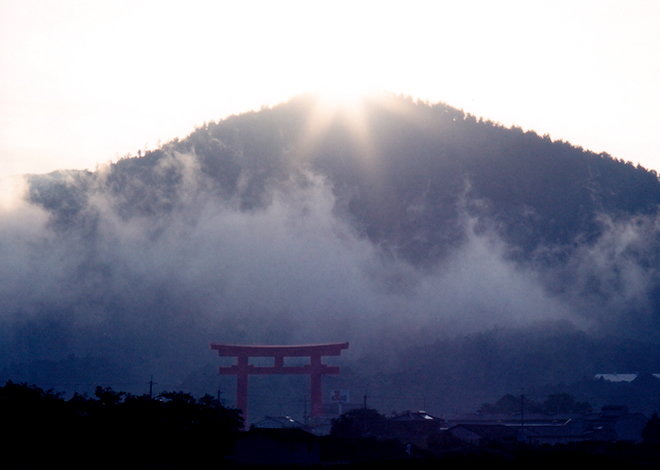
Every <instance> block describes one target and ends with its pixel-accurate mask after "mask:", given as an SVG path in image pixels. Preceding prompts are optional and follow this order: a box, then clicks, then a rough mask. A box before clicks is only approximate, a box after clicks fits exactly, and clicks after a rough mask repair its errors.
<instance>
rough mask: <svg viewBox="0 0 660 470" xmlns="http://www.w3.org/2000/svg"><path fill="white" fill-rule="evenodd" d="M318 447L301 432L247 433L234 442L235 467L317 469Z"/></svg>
mask: <svg viewBox="0 0 660 470" xmlns="http://www.w3.org/2000/svg"><path fill="white" fill-rule="evenodd" d="M320 461H321V443H320V440H319V438H318V437H317V436H315V435H313V434H311V433H308V432H306V431H303V430H301V429H258V428H255V429H251V430H250V431H249V432H247V433H245V435H243V436H242V437H241V438H239V439H238V440H237V441H236V444H235V446H234V463H236V464H239V465H318V464H319V463H320Z"/></svg>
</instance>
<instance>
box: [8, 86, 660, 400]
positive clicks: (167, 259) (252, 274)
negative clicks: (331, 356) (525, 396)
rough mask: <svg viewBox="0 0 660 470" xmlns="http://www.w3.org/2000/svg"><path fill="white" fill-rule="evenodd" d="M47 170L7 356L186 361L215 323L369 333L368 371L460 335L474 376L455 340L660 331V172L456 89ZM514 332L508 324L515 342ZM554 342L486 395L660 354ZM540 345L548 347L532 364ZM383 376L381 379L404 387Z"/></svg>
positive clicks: (28, 222)
mask: <svg viewBox="0 0 660 470" xmlns="http://www.w3.org/2000/svg"><path fill="white" fill-rule="evenodd" d="M27 183H28V186H27V192H26V196H25V200H26V203H25V204H26V207H25V208H24V212H23V215H22V219H21V222H20V223H18V222H15V221H16V220H17V219H16V216H15V214H12V213H7V214H3V218H4V219H5V220H6V221H14V222H15V223H13V225H10V224H8V225H7V227H11V228H10V229H6V230H4V231H3V237H4V239H3V240H0V249H2V250H5V251H6V250H9V249H10V248H9V247H12V248H11V250H13V251H12V253H15V254H13V255H11V256H9V255H8V256H7V259H8V260H9V261H7V262H6V263H5V265H4V266H2V267H0V269H2V276H4V279H10V278H11V279H12V282H11V286H16V287H15V288H13V289H10V287H5V288H4V289H5V290H4V291H3V298H4V299H5V300H4V303H3V307H2V309H3V312H4V313H3V321H4V322H5V323H6V325H7V326H8V329H7V330H6V331H8V333H6V334H5V335H4V337H3V338H2V341H3V344H4V346H2V348H3V349H4V351H6V352H7V354H6V355H5V357H6V359H5V360H6V361H7V364H9V363H10V362H11V361H13V363H16V362H17V361H18V362H29V361H35V360H46V359H47V360H61V359H62V358H64V357H67V355H68V354H71V353H76V354H78V355H80V356H85V355H89V356H95V357H96V356H102V357H108V358H110V359H111V360H112V361H114V362H115V363H118V364H120V365H121V367H123V368H125V369H127V370H131V371H134V372H135V373H136V374H141V373H145V372H150V371H153V370H159V371H162V373H163V374H165V375H167V376H168V377H171V379H172V380H184V379H185V377H186V376H188V374H191V373H192V371H194V370H196V369H199V368H200V367H202V366H203V364H207V363H213V361H214V358H213V357H212V354H211V353H210V351H208V342H209V341H211V340H212V341H217V342H222V341H224V342H231V343H244V342H266V343H280V342H281V343H292V342H294V343H295V342H321V341H335V340H337V341H339V340H341V341H344V340H349V341H351V344H352V345H351V350H350V353H349V354H348V356H347V357H346V360H347V361H349V362H350V361H356V360H357V359H358V358H369V362H366V363H365V362H363V363H361V365H357V364H358V363H357V362H350V363H351V364H353V365H352V366H351V367H352V369H351V370H352V371H353V372H354V373H355V374H356V375H355V376H353V378H352V379H351V380H353V381H354V382H353V383H354V384H356V385H354V386H359V385H358V384H360V383H361V382H360V381H361V380H362V381H364V380H366V379H364V377H366V376H368V375H371V374H374V373H375V374H379V373H382V374H386V373H387V374H390V373H395V374H396V373H398V372H397V371H406V372H405V374H406V377H408V375H409V374H410V373H411V371H410V369H409V367H408V365H409V364H414V363H416V362H419V361H420V358H421V357H431V356H432V353H430V352H429V351H428V350H427V349H424V348H421V349H420V347H419V346H420V345H428V346H425V348H427V347H428V348H433V346H430V345H435V346H434V347H436V348H440V347H442V348H448V350H447V351H446V356H445V357H452V358H456V360H452V361H450V362H447V363H446V364H444V365H442V361H440V362H436V365H437V371H436V374H437V375H438V376H443V375H445V374H449V371H450V370H451V371H452V372H451V374H450V375H451V376H452V377H458V376H460V374H461V373H462V372H461V371H462V370H463V369H460V368H459V370H455V368H456V367H458V366H457V364H464V366H463V367H464V368H470V367H474V363H473V365H470V358H472V357H473V356H471V353H470V352H469V351H468V349H469V348H466V347H464V346H461V345H464V344H465V342H464V340H460V339H456V340H450V339H449V338H467V337H469V335H470V334H474V333H478V332H487V331H491V330H492V329H493V328H504V329H505V330H506V331H510V332H514V331H522V330H517V329H519V328H523V327H525V328H526V327H529V326H530V325H542V324H546V325H556V324H557V322H559V324H560V325H570V327H568V331H570V335H569V336H570V337H571V338H573V339H572V340H571V341H567V343H566V344H573V343H572V341H573V340H574V339H575V336H571V335H574V334H576V333H575V332H576V331H579V332H581V333H580V334H584V335H588V336H586V337H584V338H591V339H580V341H579V342H581V343H582V344H588V345H590V346H589V347H591V346H593V347H595V348H599V347H603V345H605V344H608V343H607V340H606V339H604V338H619V339H617V340H616V341H617V343H616V344H620V342H621V341H623V342H625V341H628V340H631V339H634V340H635V341H637V342H641V343H639V344H642V343H643V344H645V345H646V344H648V345H652V344H655V343H656V342H657V341H658V333H660V329H659V326H660V311H659V308H660V289H659V288H658V280H659V277H658V267H659V266H660V264H659V261H660V260H659V258H658V254H659V253H660V252H659V248H660V245H659V244H658V219H657V211H658V203H659V202H660V182H659V181H658V175H657V174H656V172H655V171H651V170H647V169H645V168H642V167H639V166H637V167H635V166H633V165H632V164H630V163H627V162H625V161H623V160H619V159H616V158H614V157H612V156H610V155H607V154H594V153H592V152H589V151H586V150H584V149H582V148H580V147H576V146H574V145H571V144H570V143H567V142H563V141H553V140H552V139H551V138H550V137H549V136H543V137H542V136H539V135H537V134H535V133H534V132H531V131H530V132H523V131H522V130H521V129H519V128H515V127H514V128H506V127H503V126H501V125H499V124H497V123H493V122H490V121H486V120H483V119H481V118H479V119H477V118H476V117H474V116H471V115H466V114H465V113H463V112H462V111H460V110H457V109H454V108H452V107H450V106H447V105H444V104H441V103H440V104H428V103H423V102H415V101H413V100H411V99H409V98H405V97H398V96H372V97H370V98H368V99H365V100H364V101H363V102H362V103H361V104H360V105H356V106H355V107H349V106H348V105H347V106H345V107H335V108H333V107H330V106H324V105H323V101H322V100H320V99H319V98H317V97H315V96H312V95H303V96H299V97H297V98H294V99H292V100H291V101H289V102H287V103H283V104H280V105H277V106H274V107H272V108H264V109H262V110H260V111H256V112H248V113H245V114H241V115H237V116H231V117H228V118H226V119H223V120H220V121H218V122H210V123H205V124H204V125H202V126H200V127H198V128H197V129H195V130H194V131H193V132H192V133H191V134H190V135H189V136H187V137H185V138H182V139H179V140H174V141H172V142H168V143H166V144H164V145H162V146H161V147H160V148H158V149H155V150H150V151H146V152H145V154H144V155H142V154H141V152H140V155H138V156H127V157H126V158H123V159H120V160H118V161H116V162H114V163H111V164H108V165H106V166H103V167H100V168H99V169H97V170H96V171H94V172H90V171H66V170H63V171H60V172H55V173H51V174H48V175H31V176H28V177H27ZM9 273H11V275H10V274H9ZM552 328H555V326H553V327H552ZM561 328H564V326H562V327H561ZM561 328H560V329H561ZM497 331H502V330H497ZM553 331H554V329H553ZM53 332H57V333H53ZM511 334H514V333H511ZM567 334H568V333H567ZM465 335H468V336H465ZM508 335H509V333H507V334H506V335H504V336H501V335H500V334H493V336H492V338H491V339H492V341H494V344H497V345H499V346H497V347H502V348H505V349H506V350H507V351H511V350H512V349H511V348H514V345H516V341H515V340H512V339H510V337H509V336H508ZM520 335H521V336H520V338H523V337H524V338H530V337H532V336H533V335H532V336H530V334H529V333H520ZM504 337H506V339H503V338H504ZM580 338H583V337H580ZM597 338H599V339H597ZM622 338H623V339H622ZM44 341H47V342H48V345H49V346H48V347H45V346H43V343H44ZM466 341H467V340H466ZM535 341H536V340H535ZM635 344H638V343H635ZM384 345H388V346H387V347H383V346H384ZM441 345H442V346H441ZM596 345H598V346H596ZM413 346H414V347H413ZM538 346H539V345H538V344H536V345H532V344H529V345H517V346H515V347H519V348H522V349H523V352H521V353H511V354H509V353H502V354H501V357H503V358H506V360H504V359H503V362H501V363H500V362H497V361H495V362H494V363H493V364H491V365H490V366H489V367H490V370H492V371H498V370H500V369H499V367H500V366H502V367H503V364H504V363H505V362H506V361H511V360H513V359H511V357H513V358H520V361H523V362H521V365H520V367H519V368H518V369H515V368H514V369H515V370H516V371H517V372H515V373H514V372H511V373H510V374H509V375H506V378H503V377H504V376H501V375H500V376H498V377H499V378H498V380H496V381H490V380H485V379H483V378H482V379H483V380H482V379H479V380H476V379H475V382H474V384H473V386H474V387H475V390H476V389H478V390H477V391H476V392H475V393H476V394H477V395H479V397H478V399H482V398H483V397H484V396H489V395H488V394H489V393H491V394H492V395H493V396H495V395H496V394H499V395H501V393H502V392H505V391H506V390H504V389H506V387H507V386H508V385H511V386H514V387H518V386H519V385H520V382H521V381H524V380H529V381H533V382H534V383H535V384H539V383H543V382H544V381H561V380H567V379H569V378H570V379H572V378H574V377H576V376H578V375H580V373H581V371H584V374H587V373H592V372H593V370H594V364H595V363H596V362H595V361H596V358H599V359H598V361H600V362H598V364H599V367H602V368H604V369H607V368H614V367H617V365H618V364H626V367H630V368H635V367H637V368H641V367H651V366H655V364H656V363H657V357H651V358H649V357H646V358H642V357H640V356H639V355H638V353H639V352H640V351H647V347H646V346H638V347H637V346H636V347H635V348H631V349H629V350H628V352H627V353H626V349H625V348H619V349H617V351H620V352H621V355H619V356H618V357H617V358H610V359H607V358H606V357H605V356H604V355H602V354H600V353H599V352H597V351H595V350H594V351H585V352H584V353H583V354H582V355H581V356H579V358H578V359H577V362H575V363H574V364H572V365H571V367H570V368H567V367H566V366H564V365H559V364H565V362H566V357H567V355H569V354H572V351H571V350H570V349H571V347H569V346H567V348H566V350H564V349H561V348H560V350H552V349H544V348H539V347H538ZM491 347H495V346H492V345H491ZM497 347H496V349H497ZM526 347H528V348H529V349H530V350H531V349H534V348H536V349H535V351H537V350H538V349H541V350H542V351H545V352H540V351H537V352H538V354H541V355H547V357H546V359H545V361H546V362H544V361H543V360H539V361H537V363H538V364H540V365H539V366H538V367H539V368H538V369H534V370H535V372H534V373H533V374H530V373H529V372H530V369H529V367H531V366H526V365H525V364H527V363H524V358H525V357H526V355H525V352H524V350H525V348H526ZM369 348H372V349H369ZM373 348H376V349H373ZM381 348H382V349H381ZM409 348H412V349H409ZM402 351H407V352H406V353H402V354H400V353H401V352H402ZM411 354H413V356H414V357H410V355H411ZM626 354H628V355H626ZM459 356H460V359H459ZM479 357H480V359H479V361H483V360H485V359H484V355H483V354H481V355H479ZM608 361H609V362H608ZM480 364H481V363H480ZM509 364H510V362H509ZM543 364H545V365H543ZM552 364H555V365H552ZM6 367H8V365H7V366H6ZM14 367H15V366H14ZM479 367H480V366H479ZM534 367H536V366H534ZM477 368H478V367H477ZM568 369H570V371H569V370H568ZM6 370H9V369H6ZM509 370H510V368H509ZM544 371H545V372H544ZM620 372H622V371H620ZM658 372H660V371H658ZM384 377H385V375H381V376H380V379H373V380H382V382H383V383H384V384H385V383H386V382H387V384H388V385H387V386H391V383H390V382H389V381H390V379H389V378H388V379H385V378H384ZM189 379H190V378H189ZM23 380H25V379H23ZM408 380H411V381H414V380H415V379H414V378H413V379H411V378H409V377H408V378H406V381H408ZM447 380H449V379H447ZM456 380H457V381H456V382H455V383H454V385H452V384H448V383H446V381H442V380H435V381H434V380H424V381H422V382H423V383H425V384H426V386H427V387H428V390H426V391H425V392H424V391H420V393H429V394H433V393H437V392H438V391H439V390H440V389H442V390H445V392H446V393H451V394H454V395H455V396H456V397H459V396H461V395H462V394H463V392H462V391H461V390H460V388H461V387H468V386H470V384H469V383H467V382H466V381H462V382H461V381H460V380H458V379H456ZM395 382H396V381H395ZM422 382H420V383H422ZM339 385H341V384H339ZM459 385H460V387H459ZM384 386H385V385H384ZM491 386H492V387H494V388H493V390H487V389H488V388H489V387H491ZM495 389H497V390H496V391H495Z"/></svg>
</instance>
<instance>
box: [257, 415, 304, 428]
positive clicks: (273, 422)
mask: <svg viewBox="0 0 660 470" xmlns="http://www.w3.org/2000/svg"><path fill="white" fill-rule="evenodd" d="M253 426H254V427H255V428H259V429H303V430H305V431H309V429H307V426H305V425H304V424H303V423H301V422H300V421H296V420H295V419H293V418H292V417H291V416H265V417H264V419H262V420H261V421H257V422H256V423H254V424H253Z"/></svg>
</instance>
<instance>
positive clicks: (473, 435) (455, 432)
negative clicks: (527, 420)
mask: <svg viewBox="0 0 660 470" xmlns="http://www.w3.org/2000/svg"><path fill="white" fill-rule="evenodd" d="M448 432H449V433H450V434H451V435H452V436H454V437H456V438H458V439H460V440H462V441H465V442H467V443H470V444H475V445H476V444H484V443H487V442H495V441H496V442H502V443H514V442H517V441H518V439H519V437H518V429H516V428H514V427H510V426H505V425H503V424H457V425H456V426H452V427H451V428H449V430H448Z"/></svg>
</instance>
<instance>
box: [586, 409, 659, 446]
mask: <svg viewBox="0 0 660 470" xmlns="http://www.w3.org/2000/svg"><path fill="white" fill-rule="evenodd" d="M587 421H588V422H589V424H590V436H589V438H590V439H591V440H596V441H611V442H614V441H628V442H641V441H642V430H643V429H644V427H645V426H646V422H647V421H648V418H646V416H644V415H643V414H641V413H630V412H629V411H628V407H627V406H625V405H609V406H603V407H602V408H601V412H600V413H593V414H591V415H588V416H587Z"/></svg>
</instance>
